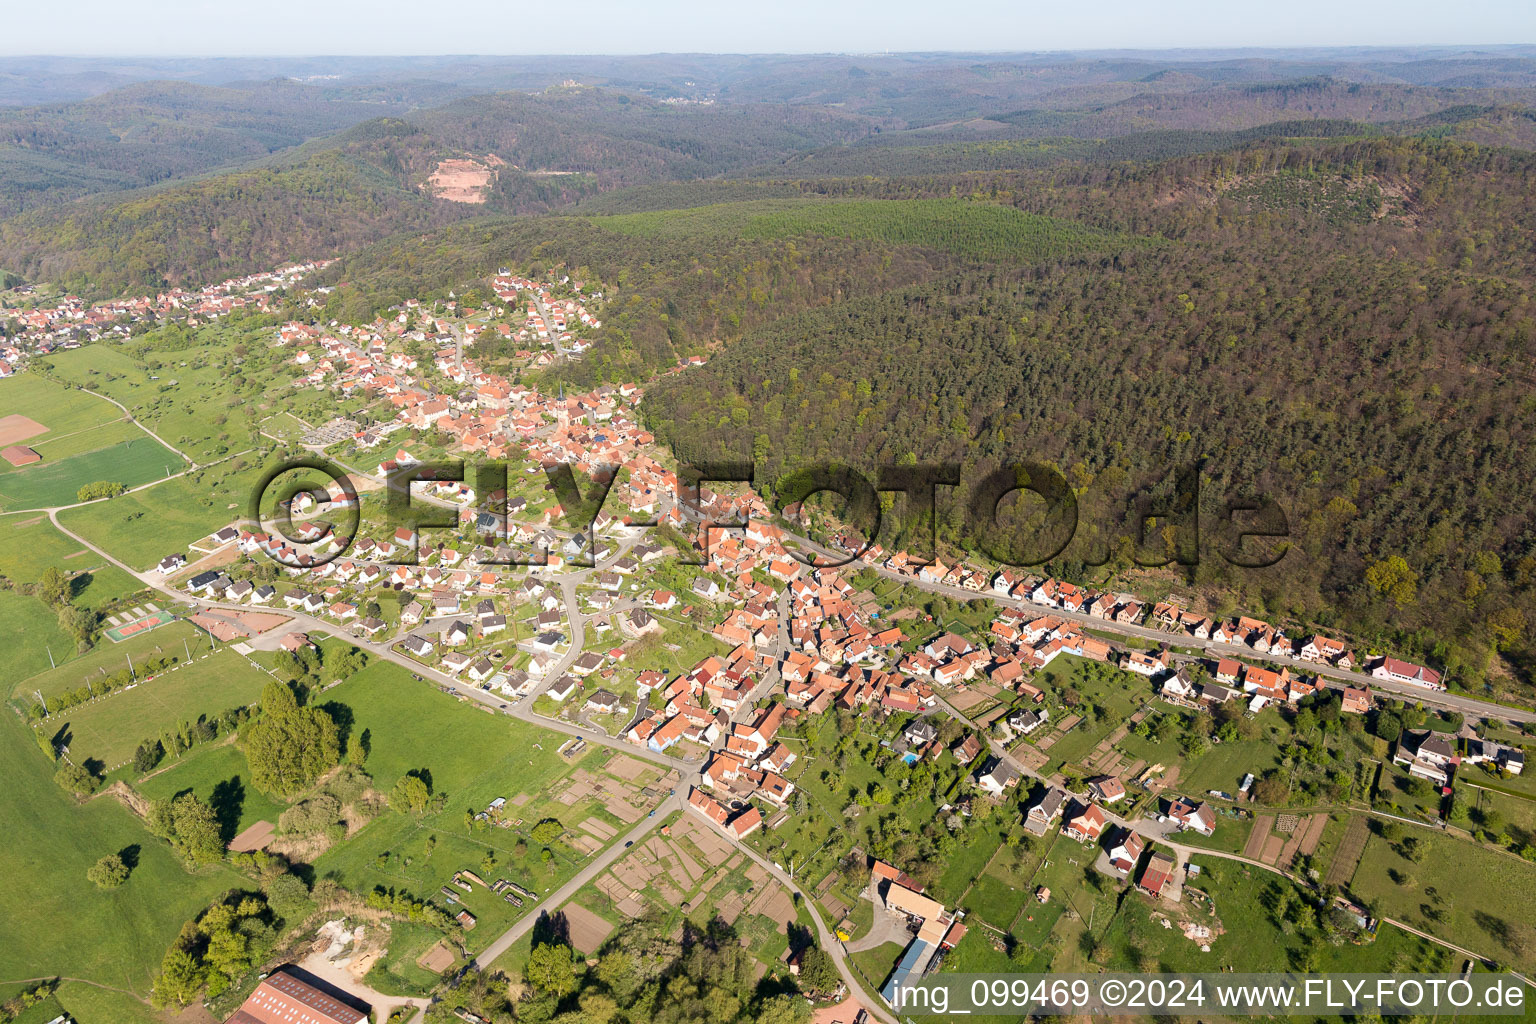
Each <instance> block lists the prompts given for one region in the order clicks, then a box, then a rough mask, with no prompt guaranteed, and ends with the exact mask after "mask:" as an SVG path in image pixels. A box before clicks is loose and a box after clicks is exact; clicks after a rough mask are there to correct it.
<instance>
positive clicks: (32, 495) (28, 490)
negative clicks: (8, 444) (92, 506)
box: [0, 425, 186, 508]
mask: <svg viewBox="0 0 1536 1024" xmlns="http://www.w3.org/2000/svg"><path fill="white" fill-rule="evenodd" d="M130 426H131V425H130ZM109 429H110V428H109ZM133 430H134V432H135V433H137V434H138V436H137V437H135V438H133V439H132V440H127V441H120V442H118V443H116V444H113V445H111V446H110V447H106V448H99V449H97V450H95V451H89V452H85V453H83V454H80V455H72V456H70V457H69V458H66V459H63V460H61V461H58V462H51V461H48V456H49V454H50V453H49V452H48V451H47V450H46V449H43V450H42V453H43V456H44V461H42V462H40V463H37V464H35V465H31V466H25V467H23V468H21V469H14V470H12V471H11V472H9V473H5V474H0V507H9V508H50V507H53V506H57V505H73V504H75V503H76V502H77V501H79V497H78V492H79V490H80V488H81V487H83V486H84V485H86V484H89V483H95V482H96V481H98V480H110V481H115V482H117V483H120V484H123V485H124V486H126V487H137V486H138V485H140V484H146V483H149V482H150V481H151V480H157V479H159V478H161V477H164V476H166V475H168V474H169V473H178V472H180V471H181V470H182V468H183V467H184V466H185V465H186V463H185V462H184V461H182V458H181V456H179V455H177V454H176V453H175V452H173V451H171V450H170V449H169V448H166V447H165V446H164V445H162V444H160V443H159V442H158V441H156V440H155V439H154V438H152V437H149V436H148V435H146V434H144V433H143V432H142V431H139V430H138V429H137V428H133Z"/></svg>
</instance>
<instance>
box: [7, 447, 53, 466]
mask: <svg viewBox="0 0 1536 1024" xmlns="http://www.w3.org/2000/svg"><path fill="white" fill-rule="evenodd" d="M0 459H4V460H5V461H6V462H9V463H10V464H11V465H13V466H30V465H31V464H32V463H34V462H42V461H43V457H42V456H41V455H39V454H37V452H35V451H33V450H32V449H31V448H28V447H27V446H26V445H24V444H13V445H11V446H10V447H9V448H6V449H5V450H3V451H0Z"/></svg>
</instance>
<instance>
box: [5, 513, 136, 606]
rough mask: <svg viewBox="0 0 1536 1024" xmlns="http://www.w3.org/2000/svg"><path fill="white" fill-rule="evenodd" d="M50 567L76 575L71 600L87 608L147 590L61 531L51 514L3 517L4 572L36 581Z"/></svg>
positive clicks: (12, 577)
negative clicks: (50, 520) (52, 519)
mask: <svg viewBox="0 0 1536 1024" xmlns="http://www.w3.org/2000/svg"><path fill="white" fill-rule="evenodd" d="M49 568H56V569H58V570H59V571H60V572H62V573H67V574H69V575H71V576H73V577H75V579H74V589H73V591H72V593H73V596H72V598H71V600H73V601H74V603H75V604H77V605H80V606H81V607H83V608H100V607H103V606H104V605H107V604H110V603H111V602H113V601H115V600H117V599H118V598H120V597H123V596H124V595H127V594H131V593H134V592H135V591H138V590H142V589H143V584H141V583H140V582H139V581H138V580H136V579H134V578H133V577H132V576H130V575H128V574H127V573H126V572H123V570H121V569H119V568H118V567H117V566H115V565H113V564H112V563H111V562H108V561H107V560H106V559H104V558H102V557H101V556H100V555H98V554H96V553H95V552H94V551H92V550H91V549H90V548H87V547H85V546H83V545H82V544H80V542H79V541H76V540H73V539H71V538H69V537H66V536H65V535H64V534H62V533H60V532H59V530H58V529H57V528H55V527H54V525H53V524H52V523H51V522H49V521H48V517H47V516H43V515H36V514H30V513H19V514H13V515H5V516H0V574H3V575H5V576H9V577H10V578H11V579H13V580H15V581H16V582H18V583H36V582H37V581H38V580H40V579H42V576H43V572H44V570H46V569H49Z"/></svg>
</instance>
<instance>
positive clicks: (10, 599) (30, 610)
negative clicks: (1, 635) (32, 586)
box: [0, 590, 75, 693]
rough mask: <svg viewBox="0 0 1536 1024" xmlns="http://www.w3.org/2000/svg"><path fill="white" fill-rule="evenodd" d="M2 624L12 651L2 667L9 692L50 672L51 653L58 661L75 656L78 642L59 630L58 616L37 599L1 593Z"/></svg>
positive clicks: (0, 680)
mask: <svg viewBox="0 0 1536 1024" xmlns="http://www.w3.org/2000/svg"><path fill="white" fill-rule="evenodd" d="M0 622H4V623H5V633H6V638H7V640H8V644H7V646H8V647H9V648H10V650H9V652H8V653H9V656H8V657H7V658H6V659H5V660H4V663H3V664H0V688H3V689H4V692H6V693H10V692H11V688H12V687H13V686H14V685H16V684H17V683H19V682H21V681H22V680H23V679H27V678H30V677H31V676H35V675H37V674H38V673H39V672H46V671H48V668H49V662H48V652H49V651H50V650H52V651H53V657H54V658H56V659H60V658H65V657H67V656H71V655H73V654H74V653H75V641H74V640H73V639H71V637H70V636H69V634H67V633H65V632H64V630H62V629H60V628H59V617H58V615H57V614H55V613H54V611H53V609H51V608H49V607H48V606H47V605H45V604H43V602H42V601H40V600H38V599H37V598H35V597H29V596H27V595H26V594H20V593H17V592H16V591H14V590H0Z"/></svg>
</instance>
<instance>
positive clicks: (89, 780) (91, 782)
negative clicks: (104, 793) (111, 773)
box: [53, 761, 101, 796]
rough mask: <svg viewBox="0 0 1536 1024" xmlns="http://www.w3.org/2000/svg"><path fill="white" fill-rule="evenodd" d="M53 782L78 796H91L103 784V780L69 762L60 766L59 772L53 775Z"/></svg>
mask: <svg viewBox="0 0 1536 1024" xmlns="http://www.w3.org/2000/svg"><path fill="white" fill-rule="evenodd" d="M53 781H54V782H57V783H58V784H59V785H60V786H62V787H63V788H64V789H66V790H68V791H69V792H71V793H74V794H76V795H77V796H90V795H91V794H92V793H94V792H96V787H97V786H99V785H100V784H101V780H100V779H98V778H97V777H96V776H94V775H92V774H91V773H90V772H88V771H86V770H85V769H84V768H82V767H80V766H79V765H77V764H73V763H71V762H69V761H65V762H64V763H63V764H62V765H60V766H59V770H58V771H57V772H55V773H54V775H53Z"/></svg>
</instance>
